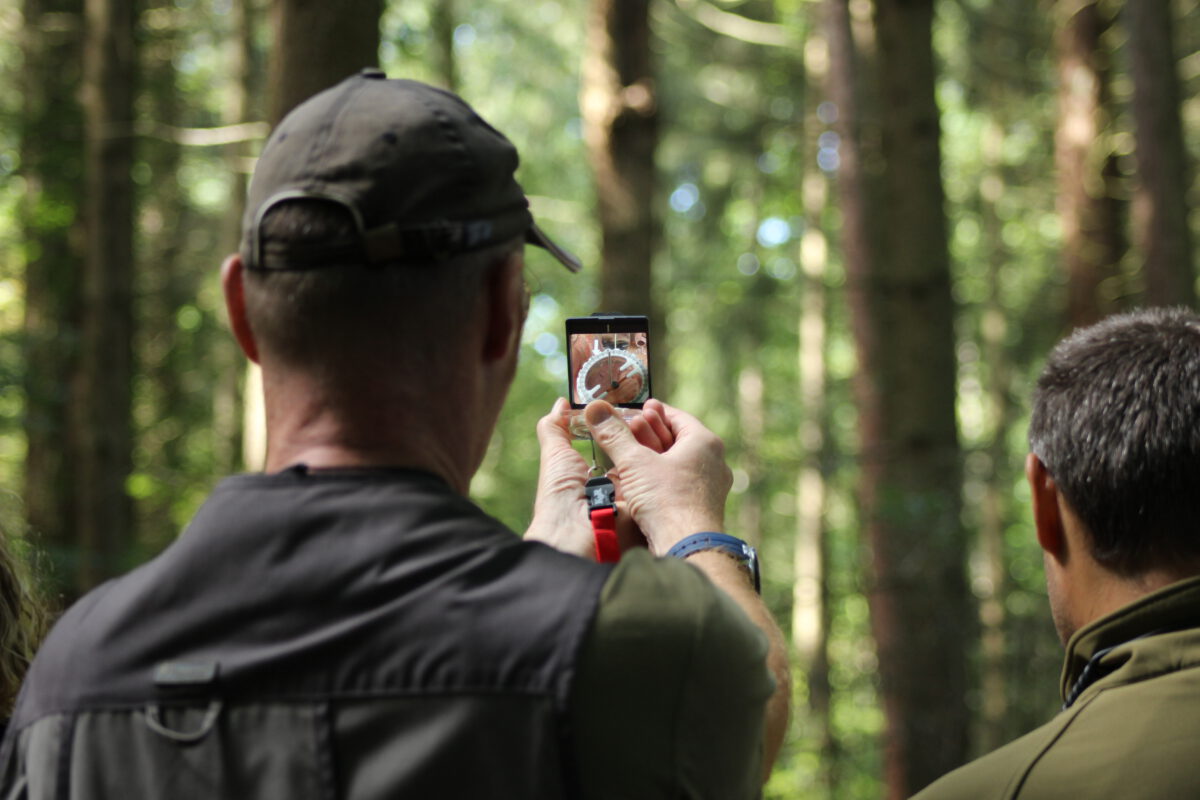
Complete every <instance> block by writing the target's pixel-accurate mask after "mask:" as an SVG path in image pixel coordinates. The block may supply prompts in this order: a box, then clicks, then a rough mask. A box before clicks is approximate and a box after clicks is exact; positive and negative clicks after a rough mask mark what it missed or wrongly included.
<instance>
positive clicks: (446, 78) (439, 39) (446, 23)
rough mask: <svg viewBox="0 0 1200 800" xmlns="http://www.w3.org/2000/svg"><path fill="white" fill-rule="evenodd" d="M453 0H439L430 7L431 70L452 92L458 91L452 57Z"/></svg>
mask: <svg viewBox="0 0 1200 800" xmlns="http://www.w3.org/2000/svg"><path fill="white" fill-rule="evenodd" d="M457 5H458V4H457V3H456V2H455V0H439V2H437V3H434V4H433V8H432V9H431V12H430V13H431V14H432V15H433V16H432V19H431V20H430V27H431V28H432V31H431V32H432V33H433V43H434V46H433V64H434V67H433V71H434V74H435V75H437V76H438V83H440V84H441V85H442V86H443V87H445V88H446V89H449V90H450V91H452V92H457V91H458V63H457V61H456V60H455V58H454V29H455V28H456V27H457V26H458V8H457Z"/></svg>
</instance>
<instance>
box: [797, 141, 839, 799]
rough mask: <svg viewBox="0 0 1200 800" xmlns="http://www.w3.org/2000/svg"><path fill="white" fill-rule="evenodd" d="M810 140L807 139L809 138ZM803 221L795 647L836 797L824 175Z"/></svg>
mask: <svg viewBox="0 0 1200 800" xmlns="http://www.w3.org/2000/svg"><path fill="white" fill-rule="evenodd" d="M810 138H812V137H810ZM801 194H802V198H803V203H804V218H805V221H806V223H807V224H806V225H805V229H804V236H803V238H802V239H801V242H800V269H801V274H802V275H803V281H804V283H803V289H802V292H803V293H802V295H801V301H800V303H801V305H800V321H799V341H800V347H799V365H798V372H797V374H798V376H799V387H798V388H799V392H798V396H799V398H800V405H801V412H800V413H801V419H802V420H803V422H802V423H801V425H800V453H801V459H802V461H801V464H800V471H799V475H798V476H797V479H796V539H795V547H794V549H793V555H792V647H793V649H794V650H795V653H796V666H797V668H798V669H800V670H803V671H804V674H805V675H806V676H807V678H808V680H807V683H808V706H809V708H810V709H811V710H812V712H813V714H814V715H815V716H816V718H817V725H818V728H819V730H820V734H819V736H820V742H821V754H820V761H821V770H820V774H821V777H822V783H823V784H824V786H825V789H826V791H827V792H828V793H829V796H833V794H834V792H835V791H836V788H837V783H838V778H837V776H838V761H839V753H838V743H837V738H836V734H835V730H834V726H833V717H832V712H833V690H832V686H831V685H830V680H829V632H830V619H831V617H832V614H831V613H830V605H829V581H828V575H829V543H828V530H827V528H826V525H825V512H826V507H827V503H826V499H825V498H826V486H825V474H824V469H823V464H824V463H825V460H826V455H827V452H826V451H827V448H828V442H827V441H826V439H825V433H824V431H825V430H826V429H827V427H828V423H829V415H828V409H827V404H826V402H825V374H826V360H825V340H826V330H827V314H826V307H827V302H826V290H825V269H826V264H827V262H828V243H827V241H826V238H825V234H824V232H823V231H822V230H821V219H822V216H823V215H824V212H825V207H826V203H827V198H828V194H829V191H828V185H827V180H826V178H825V176H824V175H822V174H820V173H819V172H816V171H811V172H809V173H808V174H806V175H805V176H804V179H803V181H802V187H801Z"/></svg>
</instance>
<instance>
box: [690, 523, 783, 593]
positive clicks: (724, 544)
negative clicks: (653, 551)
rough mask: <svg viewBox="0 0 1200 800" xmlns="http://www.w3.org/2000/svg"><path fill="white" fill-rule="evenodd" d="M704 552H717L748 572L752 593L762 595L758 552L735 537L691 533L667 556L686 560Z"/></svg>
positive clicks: (720, 534) (709, 533)
mask: <svg viewBox="0 0 1200 800" xmlns="http://www.w3.org/2000/svg"><path fill="white" fill-rule="evenodd" d="M704 550H718V551H720V552H722V553H724V554H725V555H727V556H730V557H731V558H733V560H734V561H736V562H738V564H740V565H741V566H743V567H745V568H746V569H747V570H749V571H750V577H751V578H753V579H754V591H756V592H758V593H759V594H762V577H761V576H760V575H759V571H758V551H757V550H755V549H754V548H753V547H751V546H750V544H749V543H747V542H744V541H742V540H741V539H739V538H737V537H736V536H730V535H729V534H728V533H715V532H713V531H702V532H700V533H693V534H692V535H691V536H687V537H684V538H683V539H680V540H679V541H678V542H676V543H675V546H674V547H672V548H671V549H670V550H668V551H667V555H668V556H670V557H672V558H687V557H688V556H690V555H692V554H693V553H699V552H702V551H704Z"/></svg>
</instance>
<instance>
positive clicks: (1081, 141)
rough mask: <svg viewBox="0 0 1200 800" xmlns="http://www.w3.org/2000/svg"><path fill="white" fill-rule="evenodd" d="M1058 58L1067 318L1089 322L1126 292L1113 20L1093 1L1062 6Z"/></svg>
mask: <svg viewBox="0 0 1200 800" xmlns="http://www.w3.org/2000/svg"><path fill="white" fill-rule="evenodd" d="M1055 12H1056V34H1055V50H1056V51H1057V59H1058V84H1059V85H1058V108H1059V119H1058V129H1057V130H1056V131H1055V135H1054V160H1055V164H1056V166H1057V167H1058V213H1059V217H1060V218H1061V220H1062V226H1063V264H1064V265H1065V267H1066V272H1067V322H1068V324H1069V325H1070V326H1074V327H1079V326H1083V325H1089V324H1091V323H1093V322H1095V321H1097V320H1099V319H1100V318H1101V317H1103V316H1105V315H1106V314H1108V313H1110V312H1112V311H1113V310H1115V308H1116V300H1117V297H1118V296H1119V295H1120V294H1121V293H1122V292H1121V289H1120V287H1119V286H1118V285H1117V283H1118V265H1119V263H1120V260H1121V256H1122V255H1123V254H1124V251H1125V243H1124V237H1123V236H1122V234H1121V230H1122V220H1121V210H1122V209H1121V205H1122V204H1121V201H1120V200H1119V199H1118V190H1117V188H1116V185H1117V179H1118V174H1117V164H1116V158H1115V156H1113V154H1112V153H1111V148H1110V147H1109V146H1108V141H1107V139H1108V137H1107V136H1106V135H1105V134H1106V130H1107V126H1108V112H1107V107H1108V95H1109V92H1108V68H1107V56H1106V54H1105V52H1104V49H1103V45H1102V41H1101V37H1102V36H1103V34H1104V31H1105V30H1106V29H1107V27H1108V22H1107V20H1105V19H1104V18H1103V16H1102V14H1101V12H1100V9H1099V6H1098V4H1097V3H1096V2H1092V0H1059V2H1058V3H1057V4H1056V6H1055Z"/></svg>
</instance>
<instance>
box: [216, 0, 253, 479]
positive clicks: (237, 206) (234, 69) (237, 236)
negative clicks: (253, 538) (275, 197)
mask: <svg viewBox="0 0 1200 800" xmlns="http://www.w3.org/2000/svg"><path fill="white" fill-rule="evenodd" d="M229 12H230V13H229V17H230V19H229V22H230V36H229V41H228V44H227V45H226V47H227V51H228V60H227V63H228V71H227V75H228V82H227V83H226V86H225V92H224V95H225V105H224V108H223V113H222V117H223V120H224V122H225V124H226V125H238V124H242V123H246V122H250V121H251V120H252V119H253V118H254V117H253V108H254V103H253V98H254V96H255V94H256V92H255V83H254V74H255V70H254V63H255V59H254V28H255V25H254V17H255V15H254V14H253V12H252V9H251V2H250V0H232V2H231V4H230V8H229ZM224 155H225V165H226V169H228V170H229V174H230V175H231V176H232V178H233V179H232V180H231V181H230V186H229V201H228V203H227V204H226V210H225V218H224V221H223V227H224V234H223V237H222V247H221V251H222V252H223V253H233V252H236V251H237V250H238V248H239V246H240V244H241V237H242V212H243V210H244V208H245V205H246V188H247V182H248V177H249V171H248V167H247V164H248V161H249V156H250V149H249V146H248V143H247V142H232V143H230V144H227V145H225V153H224ZM213 358H214V360H215V362H216V364H217V385H216V387H214V390H213V431H212V436H213V456H214V458H213V460H214V462H215V464H214V468H215V470H216V471H217V472H218V473H222V474H224V473H229V472H236V471H238V470H240V469H242V468H244V466H245V464H244V461H243V458H242V447H243V439H242V416H243V409H242V386H243V381H244V379H243V375H242V373H243V370H242V365H243V359H242V357H241V351H240V350H239V349H238V346H237V343H236V342H235V341H234V340H233V337H232V336H226V337H224V338H223V339H222V340H221V341H220V342H218V343H217V345H216V352H215V353H214V356H213ZM251 368H257V367H255V365H253V364H249V365H248V366H247V367H246V369H251Z"/></svg>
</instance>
